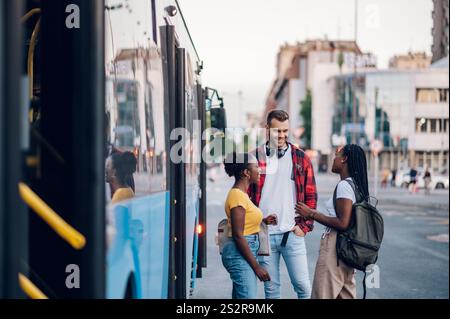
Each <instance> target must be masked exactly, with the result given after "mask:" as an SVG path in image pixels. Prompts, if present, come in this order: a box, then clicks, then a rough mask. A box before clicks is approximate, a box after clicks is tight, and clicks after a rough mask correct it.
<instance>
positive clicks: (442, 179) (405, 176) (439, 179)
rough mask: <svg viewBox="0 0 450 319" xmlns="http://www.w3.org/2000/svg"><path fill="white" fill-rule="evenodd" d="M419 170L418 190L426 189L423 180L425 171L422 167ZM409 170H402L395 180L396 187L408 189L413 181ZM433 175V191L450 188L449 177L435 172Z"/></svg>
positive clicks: (431, 186)
mask: <svg viewBox="0 0 450 319" xmlns="http://www.w3.org/2000/svg"><path fill="white" fill-rule="evenodd" d="M416 170H417V187H418V188H424V187H425V181H424V179H423V176H424V174H425V170H424V169H423V168H421V167H419V168H416ZM409 171H410V170H409V169H408V170H400V171H398V172H397V176H396V178H395V186H396V187H404V188H406V187H408V185H409V182H410V180H411V177H410V176H409ZM430 173H431V183H430V188H431V189H448V188H449V177H448V176H444V175H438V174H435V173H434V172H432V171H431V172H430Z"/></svg>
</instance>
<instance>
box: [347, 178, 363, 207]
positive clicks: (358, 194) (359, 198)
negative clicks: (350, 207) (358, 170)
mask: <svg viewBox="0 0 450 319" xmlns="http://www.w3.org/2000/svg"><path fill="white" fill-rule="evenodd" d="M344 181H346V182H347V183H349V184H350V186H351V187H352V189H353V193H355V198H356V203H360V202H362V201H364V197H363V195H362V194H361V192H360V191H359V189H358V188H357V187H356V184H355V183H354V182H353V180H348V179H344ZM356 203H355V204H356Z"/></svg>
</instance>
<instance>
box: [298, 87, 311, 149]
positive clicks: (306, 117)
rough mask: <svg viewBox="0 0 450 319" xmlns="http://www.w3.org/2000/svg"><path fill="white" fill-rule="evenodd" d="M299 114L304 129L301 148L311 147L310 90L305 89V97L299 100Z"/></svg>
mask: <svg viewBox="0 0 450 319" xmlns="http://www.w3.org/2000/svg"><path fill="white" fill-rule="evenodd" d="M300 105H301V108H300V116H301V117H302V119H303V127H304V129H305V131H304V133H303V137H302V139H303V143H304V144H303V148H305V149H307V148H311V134H312V133H311V127H312V125H311V117H312V96H311V90H309V89H308V90H307V92H306V98H305V99H304V100H303V101H301V102H300Z"/></svg>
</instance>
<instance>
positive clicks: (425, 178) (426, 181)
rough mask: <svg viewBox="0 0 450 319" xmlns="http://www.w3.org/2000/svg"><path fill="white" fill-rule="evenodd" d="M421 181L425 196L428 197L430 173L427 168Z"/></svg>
mask: <svg viewBox="0 0 450 319" xmlns="http://www.w3.org/2000/svg"><path fill="white" fill-rule="evenodd" d="M423 181H424V184H425V195H430V184H431V173H430V171H429V170H428V168H427V169H426V170H425V173H424V175H423Z"/></svg>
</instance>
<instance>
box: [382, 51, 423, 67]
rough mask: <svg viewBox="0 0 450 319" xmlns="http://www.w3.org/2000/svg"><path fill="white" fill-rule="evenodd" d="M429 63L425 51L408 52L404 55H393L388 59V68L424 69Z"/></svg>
mask: <svg viewBox="0 0 450 319" xmlns="http://www.w3.org/2000/svg"><path fill="white" fill-rule="evenodd" d="M430 64H431V57H430V56H428V55H427V54H426V53H425V52H414V53H413V52H408V54H404V55H395V56H394V57H392V58H391V59H390V60H389V68H390V69H402V70H417V69H426V68H428V67H429V66H430Z"/></svg>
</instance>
